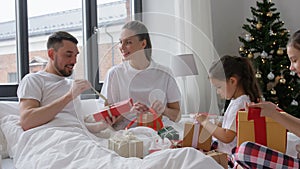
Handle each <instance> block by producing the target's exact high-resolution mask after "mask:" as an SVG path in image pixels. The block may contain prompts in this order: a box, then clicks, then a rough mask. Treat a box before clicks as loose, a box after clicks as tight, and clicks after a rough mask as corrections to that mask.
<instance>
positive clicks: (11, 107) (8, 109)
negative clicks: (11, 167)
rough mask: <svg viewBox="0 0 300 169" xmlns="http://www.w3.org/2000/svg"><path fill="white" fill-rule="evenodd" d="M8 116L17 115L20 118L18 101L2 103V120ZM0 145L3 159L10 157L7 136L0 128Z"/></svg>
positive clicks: (0, 117)
mask: <svg viewBox="0 0 300 169" xmlns="http://www.w3.org/2000/svg"><path fill="white" fill-rule="evenodd" d="M7 115H17V116H19V102H17V101H0V119H1V121H2V119H3V118H4V117H5V116H7ZM0 145H1V146H2V148H1V149H0V155H1V156H2V158H7V157H9V154H8V151H7V141H6V138H5V135H4V134H3V131H2V128H0Z"/></svg>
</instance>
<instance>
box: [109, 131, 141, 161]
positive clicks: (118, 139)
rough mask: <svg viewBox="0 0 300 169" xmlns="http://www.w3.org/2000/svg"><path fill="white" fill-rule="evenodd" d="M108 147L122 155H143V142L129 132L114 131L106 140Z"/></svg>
mask: <svg viewBox="0 0 300 169" xmlns="http://www.w3.org/2000/svg"><path fill="white" fill-rule="evenodd" d="M108 148H109V149H111V150H114V151H115V152H116V153H118V154H119V155H120V156H122V157H127V158H128V157H139V158H142V157H143V142H142V141H140V140H138V139H137V138H136V137H135V136H134V135H133V134H132V133H131V132H125V133H123V134H120V133H116V134H115V135H114V136H113V137H112V138H110V139H109V140H108Z"/></svg>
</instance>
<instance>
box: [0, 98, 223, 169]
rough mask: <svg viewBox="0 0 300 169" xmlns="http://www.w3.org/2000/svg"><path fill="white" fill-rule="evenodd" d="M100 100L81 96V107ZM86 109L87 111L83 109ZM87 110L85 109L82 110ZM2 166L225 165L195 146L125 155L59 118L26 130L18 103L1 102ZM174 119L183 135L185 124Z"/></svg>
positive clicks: (172, 168) (170, 168)
mask: <svg viewBox="0 0 300 169" xmlns="http://www.w3.org/2000/svg"><path fill="white" fill-rule="evenodd" d="M97 105H99V104H98V102H97V100H95V99H89V100H81V101H80V104H79V105H75V106H79V108H78V110H81V113H82V114H84V115H86V114H90V113H94V112H96V111H97V110H98V109H99V107H98V106H97ZM83 110H84V111H83ZM83 112H84V113H83ZM0 119H1V120H0V123H1V133H0V134H1V135H0V136H1V140H0V141H1V145H2V151H1V155H2V157H3V159H2V164H1V165H2V169H14V168H22V169H34V168H37V169H41V168H48V169H49V168H53V169H57V168H64V169H65V168H76V169H79V168H82V169H89V168H92V169H96V168H101V169H105V168H107V169H111V168H116V169H123V168H124V169H125V168H130V169H135V168H136V169H139V168H143V169H144V168H149V169H150V168H156V169H158V168H164V169H177V168H178V169H180V168H182V169H188V168H200V169H201V168H203V169H204V168H205V169H207V168H210V169H218V168H222V167H221V166H220V165H219V164H218V163H217V162H216V161H214V160H213V159H212V158H211V157H209V156H206V155H204V154H203V153H201V152H200V151H198V150H196V149H194V148H178V149H165V150H161V151H156V152H154V153H151V154H149V155H147V156H144V158H142V159H140V158H135V157H131V158H124V157H121V156H119V155H118V154H117V153H115V152H114V151H112V150H109V149H108V148H107V144H108V142H107V140H108V139H107V137H105V134H103V137H96V136H95V135H94V134H91V133H90V132H88V130H87V129H86V128H85V127H84V124H83V123H82V122H81V121H80V120H79V121H78V123H73V122H72V123H68V122H67V121H57V120H56V119H54V120H53V123H56V124H57V125H56V126H57V127H49V126H48V125H47V124H46V125H43V126H40V127H36V128H34V129H31V130H28V131H26V132H24V131H23V130H22V129H21V127H20V125H19V111H18V103H17V102H13V101H1V102H0ZM184 120H188V119H183V120H182V121H181V122H180V123H174V124H175V125H173V127H174V128H176V129H177V130H178V131H179V132H180V133H181V137H182V126H183V125H182V124H183V123H184V122H185V121H184Z"/></svg>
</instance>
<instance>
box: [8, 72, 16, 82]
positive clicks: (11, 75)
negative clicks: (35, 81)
mask: <svg viewBox="0 0 300 169" xmlns="http://www.w3.org/2000/svg"><path fill="white" fill-rule="evenodd" d="M17 81H18V76H17V72H10V73H8V79H7V82H8V83H16V82H17Z"/></svg>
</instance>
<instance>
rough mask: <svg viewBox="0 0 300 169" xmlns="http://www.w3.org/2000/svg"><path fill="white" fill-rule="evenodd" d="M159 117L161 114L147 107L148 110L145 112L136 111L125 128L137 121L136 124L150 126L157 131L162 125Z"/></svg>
mask: <svg viewBox="0 0 300 169" xmlns="http://www.w3.org/2000/svg"><path fill="white" fill-rule="evenodd" d="M161 118H162V117H161V115H158V114H157V113H156V112H155V110H153V109H152V108H149V112H147V113H138V114H137V118H135V119H134V120H132V121H131V122H130V123H129V124H128V125H127V127H126V128H130V127H131V126H132V125H133V124H134V123H137V126H145V127H150V128H152V129H154V130H156V131H158V130H160V129H162V128H163V127H164V125H163V122H162V120H161Z"/></svg>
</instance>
